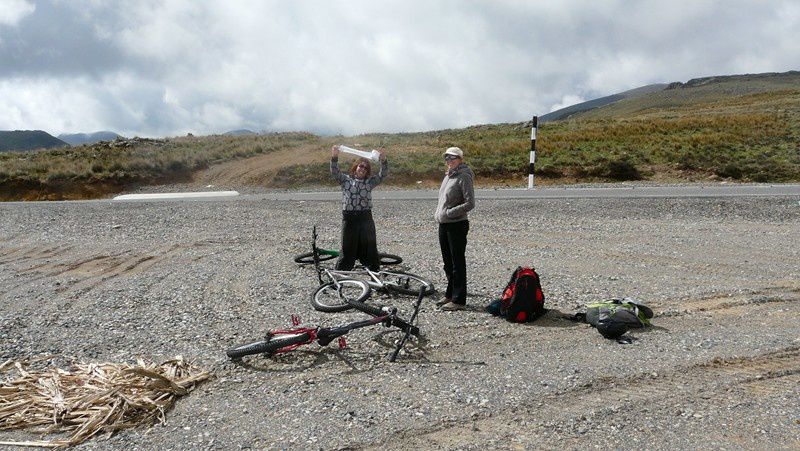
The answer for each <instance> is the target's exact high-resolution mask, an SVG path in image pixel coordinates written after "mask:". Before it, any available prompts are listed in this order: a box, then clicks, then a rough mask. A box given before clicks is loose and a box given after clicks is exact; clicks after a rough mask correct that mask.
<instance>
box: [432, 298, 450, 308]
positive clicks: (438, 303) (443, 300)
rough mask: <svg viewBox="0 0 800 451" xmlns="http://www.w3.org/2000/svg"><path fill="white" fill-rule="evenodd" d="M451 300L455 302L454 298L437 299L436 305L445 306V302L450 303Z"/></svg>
mask: <svg viewBox="0 0 800 451" xmlns="http://www.w3.org/2000/svg"><path fill="white" fill-rule="evenodd" d="M451 302H453V300H452V299H450V298H441V299H439V300H438V301H436V306H437V307H441V306H443V305H445V304H449V303H451Z"/></svg>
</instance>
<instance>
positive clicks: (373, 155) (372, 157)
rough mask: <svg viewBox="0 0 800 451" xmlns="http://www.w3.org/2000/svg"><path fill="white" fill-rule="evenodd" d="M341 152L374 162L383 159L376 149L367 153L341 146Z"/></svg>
mask: <svg viewBox="0 0 800 451" xmlns="http://www.w3.org/2000/svg"><path fill="white" fill-rule="evenodd" d="M339 151H341V152H344V153H349V154H351V155H355V156H358V157H361V158H369V159H370V160H374V161H378V160H380V159H381V154H380V153H379V152H378V151H377V150H375V149H373V150H372V152H366V151H364V150H358V149H353V148H352V147H347V146H344V145H340V146H339Z"/></svg>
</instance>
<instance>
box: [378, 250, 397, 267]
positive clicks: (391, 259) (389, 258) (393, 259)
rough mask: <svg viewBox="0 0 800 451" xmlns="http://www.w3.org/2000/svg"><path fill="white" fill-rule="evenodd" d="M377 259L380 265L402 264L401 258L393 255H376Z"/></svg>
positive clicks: (381, 253)
mask: <svg viewBox="0 0 800 451" xmlns="http://www.w3.org/2000/svg"><path fill="white" fill-rule="evenodd" d="M378 258H379V259H380V263H381V265H399V264H400V263H403V257H401V256H399V255H394V254H384V253H383V252H379V253H378Z"/></svg>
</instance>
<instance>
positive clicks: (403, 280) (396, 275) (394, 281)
mask: <svg viewBox="0 0 800 451" xmlns="http://www.w3.org/2000/svg"><path fill="white" fill-rule="evenodd" d="M378 274H379V277H380V279H381V282H383V285H384V286H385V287H386V289H387V290H389V291H395V292H397V293H402V294H411V295H414V294H419V290H420V288H423V287H424V291H423V295H424V296H427V295H429V294H431V293H433V289H434V288H433V283H432V282H431V281H430V280H428V279H425V278H424V277H420V276H418V275H416V274H411V273H407V272H403V271H381V272H379V273H378Z"/></svg>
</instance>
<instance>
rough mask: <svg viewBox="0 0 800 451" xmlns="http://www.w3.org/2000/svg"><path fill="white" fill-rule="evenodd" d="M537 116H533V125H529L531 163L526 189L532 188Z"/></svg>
mask: <svg viewBox="0 0 800 451" xmlns="http://www.w3.org/2000/svg"><path fill="white" fill-rule="evenodd" d="M538 119H539V118H538V117H537V116H533V125H532V126H531V163H530V165H528V189H533V166H534V163H535V162H536V125H537V122H538Z"/></svg>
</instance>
